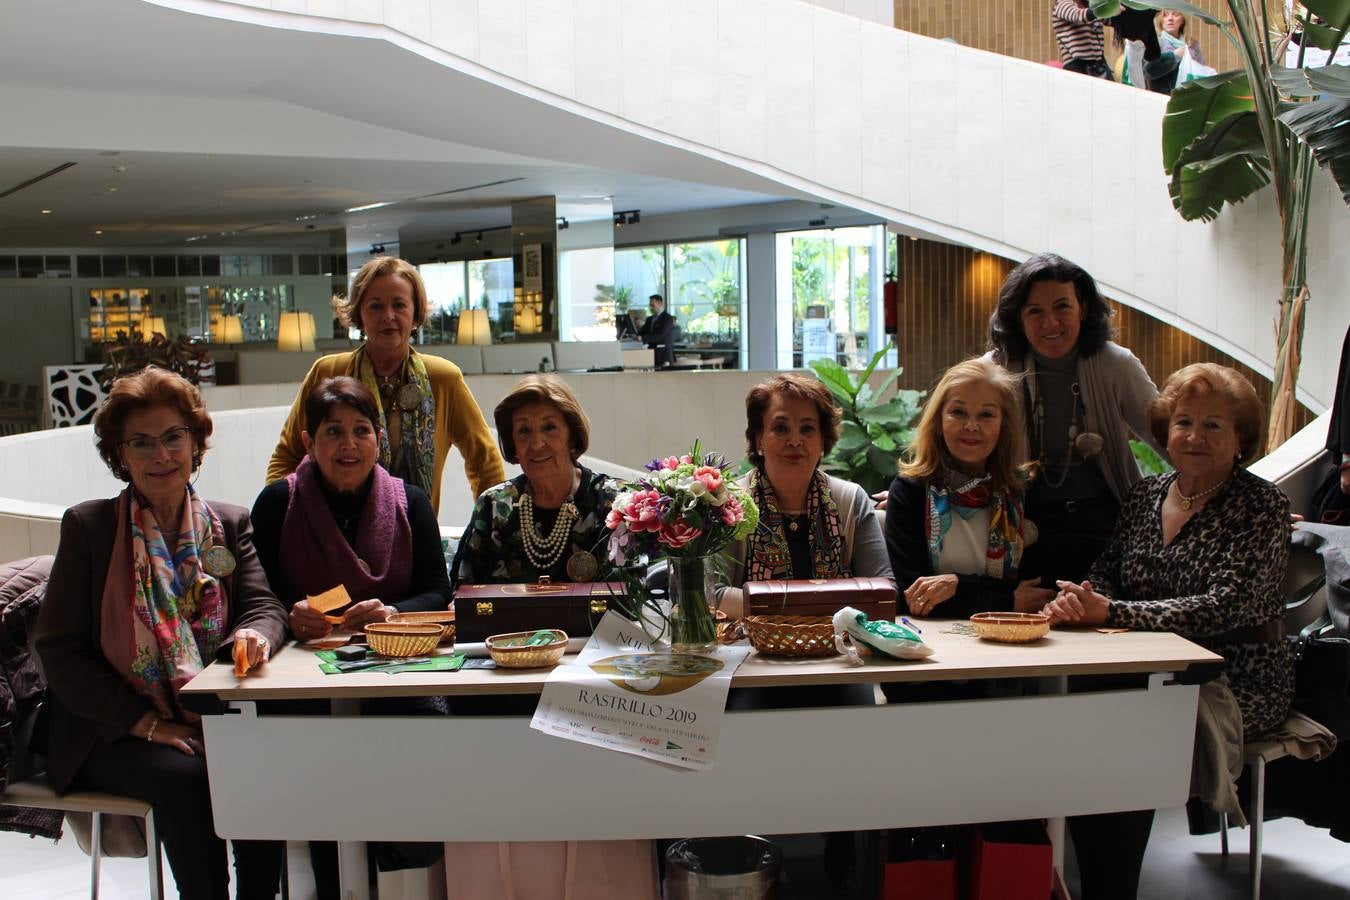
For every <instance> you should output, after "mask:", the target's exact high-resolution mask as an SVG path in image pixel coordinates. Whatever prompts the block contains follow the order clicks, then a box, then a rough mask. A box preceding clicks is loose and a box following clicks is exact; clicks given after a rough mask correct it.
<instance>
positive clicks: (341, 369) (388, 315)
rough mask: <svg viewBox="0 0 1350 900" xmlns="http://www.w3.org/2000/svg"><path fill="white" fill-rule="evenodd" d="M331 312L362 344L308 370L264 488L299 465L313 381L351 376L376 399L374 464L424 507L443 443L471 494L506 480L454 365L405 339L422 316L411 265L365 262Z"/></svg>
mask: <svg viewBox="0 0 1350 900" xmlns="http://www.w3.org/2000/svg"><path fill="white" fill-rule="evenodd" d="M338 314H339V315H340V316H341V318H342V320H343V321H344V322H345V323H347V324H348V325H349V326H353V327H358V328H360V329H361V332H362V334H363V335H364V336H365V343H364V344H362V345H361V346H360V347H359V348H358V349H356V350H354V351H351V352H347V353H335V354H332V355H330V356H324V357H321V358H320V359H319V360H318V361H317V362H315V363H314V365H313V367H312V368H310V370H309V374H308V375H306V376H305V381H304V383H303V384H302V385H301V386H300V392H299V393H298V394H297V395H296V398H295V402H294V403H293V404H292V405H291V411H290V414H289V415H288V416H287V417H286V423H285V425H283V426H282V428H281V437H280V439H279V440H278V441H277V446H276V449H275V450H274V451H273V452H272V459H271V461H270V462H269V463H268V466H267V480H268V482H269V483H270V482H274V481H277V480H279V479H282V478H285V477H286V476H287V475H289V474H290V473H292V472H294V471H295V469H296V467H297V466H298V465H299V464H300V460H302V459H304V457H305V453H306V449H305V442H304V437H303V436H304V434H305V401H306V399H307V398H308V397H309V395H310V393H311V392H312V391H313V390H314V388H315V386H316V385H318V383H319V382H320V381H323V380H324V379H325V378H331V377H333V376H335V375H349V376H352V377H353V378H356V379H357V380H358V381H360V382H361V383H363V384H364V385H366V387H368V388H369V389H370V391H371V393H372V394H374V395H375V397H376V401H377V412H378V416H377V421H376V424H377V425H378V426H379V440H380V449H379V463H380V465H382V466H383V467H384V468H385V469H386V470H388V471H389V473H390V474H391V475H394V476H396V477H398V478H401V479H403V480H404V481H405V482H407V483H408V484H410V485H412V486H414V487H416V488H420V489H421V490H422V491H423V492H424V493H425V494H426V495H427V496H428V497H429V498H430V499H431V506H432V508H433V509H436V510H439V509H440V499H441V476H442V474H443V472H444V469H445V458H446V456H447V455H448V454H449V452H450V447H451V446H455V447H457V448H458V449H459V452H460V455H461V456H463V457H464V472H465V475H467V476H468V479H469V486H470V488H471V489H472V491H473V494H474V496H478V495H479V494H481V493H482V492H483V491H485V490H487V488H488V487H490V486H491V485H494V484H496V483H497V482H499V481H501V480H502V479H503V478H504V477H506V470H505V469H504V467H503V466H502V459H501V456H500V455H499V454H498V453H497V448H496V446H494V445H493V443H492V435H491V433H490V432H489V431H488V427H487V422H485V421H484V420H483V414H482V412H480V411H479V409H478V404H477V403H476V402H475V401H474V399H473V395H472V394H471V393H469V388H468V386H467V385H466V384H465V383H464V376H463V374H462V373H461V372H460V370H459V367H458V366H456V365H455V364H454V363H452V362H450V361H449V360H446V359H442V358H440V357H439V356H424V355H423V354H420V353H418V352H417V351H416V350H414V349H413V348H412V346H411V344H410V343H409V341H410V340H411V339H412V333H413V331H414V330H416V329H417V328H419V327H421V325H422V323H423V322H424V321H425V320H426V317H427V290H426V286H425V285H424V284H423V283H422V276H421V275H419V274H418V272H417V269H416V267H415V266H413V265H412V264H410V263H408V262H405V261H404V260H401V259H398V258H396V257H392V256H379V257H376V258H375V259H372V260H370V262H368V263H366V264H365V265H364V266H362V267H361V269H360V271H359V272H357V273H356V277H355V278H354V279H353V280H352V288H351V293H350V295H349V296H348V297H347V300H346V302H345V303H343V304H342V305H341V306H340V307H339V308H338Z"/></svg>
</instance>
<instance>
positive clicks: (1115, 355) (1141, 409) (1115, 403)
mask: <svg viewBox="0 0 1350 900" xmlns="http://www.w3.org/2000/svg"><path fill="white" fill-rule="evenodd" d="M985 359H988V360H989V361H991V362H992V361H993V353H992V352H990V353H989V354H986V356H985ZM1004 368H1006V369H1007V370H1008V371H1009V372H1014V373H1017V374H1022V373H1024V372H1025V373H1026V374H1034V373H1035V371H1036V369H1035V357H1033V356H1032V355H1031V354H1030V353H1028V354H1027V356H1026V357H1024V358H1023V359H1021V360H1017V361H1010V362H1009V363H1008V364H1007V365H1006V366H1005V367H1004ZM1078 384H1079V387H1081V388H1082V391H1083V406H1084V407H1085V408H1086V410H1087V421H1086V424H1087V428H1088V430H1089V431H1095V432H1097V434H1100V435H1101V436H1102V438H1103V440H1104V443H1105V446H1104V447H1103V449H1102V453H1101V456H1098V457H1097V465H1099V466H1100V467H1101V470H1102V475H1103V476H1105V478H1106V483H1107V484H1108V485H1110V486H1111V493H1112V494H1114V495H1115V498H1116V501H1117V502H1119V503H1121V504H1124V502H1125V498H1126V497H1128V496H1129V493H1130V488H1132V487H1134V485H1135V483H1136V482H1137V481H1139V478H1140V475H1139V464H1138V463H1136V462H1135V460H1134V454H1133V453H1132V452H1131V451H1130V443H1129V440H1130V432H1133V433H1134V436H1135V437H1137V438H1139V440H1141V441H1143V442H1144V443H1146V444H1148V445H1149V446H1150V447H1152V448H1153V449H1154V450H1157V451H1158V452H1159V453H1162V454H1164V455H1165V454H1166V450H1165V449H1164V448H1163V447H1161V446H1159V445H1158V442H1157V441H1156V440H1155V439H1154V437H1153V432H1152V430H1151V429H1150V428H1149V427H1148V405H1149V404H1150V403H1152V402H1153V398H1154V397H1156V396H1158V388H1157V387H1156V386H1155V385H1154V384H1153V379H1151V378H1149V377H1148V372H1146V371H1144V365H1143V363H1141V362H1139V359H1138V357H1136V356H1135V355H1134V354H1133V353H1131V352H1130V351H1129V350H1127V349H1125V348H1124V347H1122V346H1120V345H1119V344H1117V343H1115V342H1114V341H1107V342H1106V346H1104V347H1102V349H1100V350H1098V351H1097V352H1096V353H1094V354H1092V355H1091V356H1087V357H1080V358H1079V360H1078ZM1027 390H1028V391H1029V392H1030V394H1031V400H1032V402H1033V403H1035V401H1036V379H1034V378H1028V379H1027ZM1017 396H1018V400H1019V402H1022V403H1025V395H1024V394H1023V392H1021V391H1018V392H1017ZM1022 421H1023V422H1025V423H1027V427H1028V428H1029V427H1030V421H1031V420H1030V419H1029V418H1028V415H1027V410H1026V409H1023V410H1022ZM1019 444H1020V446H1019V447H1018V453H1019V454H1020V455H1021V457H1022V458H1023V459H1025V458H1027V454H1028V452H1029V450H1028V446H1029V442H1028V440H1027V432H1026V430H1025V429H1024V430H1023V432H1022V434H1021V441H1020V442H1019Z"/></svg>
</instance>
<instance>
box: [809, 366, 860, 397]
mask: <svg viewBox="0 0 1350 900" xmlns="http://www.w3.org/2000/svg"><path fill="white" fill-rule="evenodd" d="M811 368H812V369H814V370H815V372H816V375H818V376H819V377H820V380H821V382H822V383H823V384H824V385H825V386H826V387H827V388H829V389H830V393H832V394H834V396H835V397H836V398H837V399H838V400H839V402H840V403H842V404H843V405H844V408H845V409H850V408H852V406H853V400H854V398H855V397H857V396H858V388H857V386H856V385H854V384H853V379H852V378H851V377H850V376H849V374H848V370H847V369H845V368H844V367H843V366H841V365H839V363H837V362H835V361H834V360H832V359H813V360H811Z"/></svg>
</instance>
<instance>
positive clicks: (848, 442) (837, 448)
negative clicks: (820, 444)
mask: <svg viewBox="0 0 1350 900" xmlns="http://www.w3.org/2000/svg"><path fill="white" fill-rule="evenodd" d="M870 442H871V438H870V437H868V435H867V432H866V431H864V430H863V429H862V427H861V426H860V425H858V423H857V422H844V423H843V424H842V425H841V426H840V428H839V440H838V441H836V442H835V444H834V452H835V453H837V454H840V455H841V456H842V455H847V454H850V453H857V452H858V451H859V450H861V449H863V448H864V447H866V446H867V445H868V443H870Z"/></svg>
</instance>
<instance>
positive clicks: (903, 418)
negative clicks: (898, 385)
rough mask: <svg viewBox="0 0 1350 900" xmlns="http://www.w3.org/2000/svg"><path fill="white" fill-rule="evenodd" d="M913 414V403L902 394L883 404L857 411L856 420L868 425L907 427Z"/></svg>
mask: <svg viewBox="0 0 1350 900" xmlns="http://www.w3.org/2000/svg"><path fill="white" fill-rule="evenodd" d="M914 413H915V403H914V402H913V400H912V399H910V398H908V397H905V396H904V395H903V394H902V395H900V396H897V397H894V398H893V399H891V400H888V401H886V402H885V403H878V404H877V405H876V406H869V407H867V408H865V409H860V410H858V418H859V419H861V420H862V421H864V422H866V423H868V424H877V425H908V424H909V421H910V419H913V418H914Z"/></svg>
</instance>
